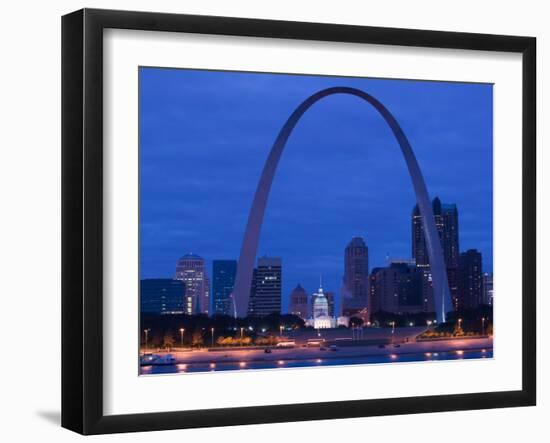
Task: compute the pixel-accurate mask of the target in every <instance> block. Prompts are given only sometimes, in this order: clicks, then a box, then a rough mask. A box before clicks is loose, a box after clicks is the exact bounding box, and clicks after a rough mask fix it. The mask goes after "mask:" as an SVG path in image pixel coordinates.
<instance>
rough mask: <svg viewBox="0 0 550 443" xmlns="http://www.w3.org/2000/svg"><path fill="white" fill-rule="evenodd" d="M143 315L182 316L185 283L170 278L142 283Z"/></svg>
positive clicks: (141, 300)
mask: <svg viewBox="0 0 550 443" xmlns="http://www.w3.org/2000/svg"><path fill="white" fill-rule="evenodd" d="M139 295H140V307H141V312H142V313H151V314H182V313H183V306H184V304H183V302H184V297H185V283H184V282H182V281H180V280H172V279H169V278H148V279H144V280H141V281H140V291H139Z"/></svg>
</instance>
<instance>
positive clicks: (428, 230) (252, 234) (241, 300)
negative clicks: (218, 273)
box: [233, 86, 452, 322]
mask: <svg viewBox="0 0 550 443" xmlns="http://www.w3.org/2000/svg"><path fill="white" fill-rule="evenodd" d="M334 94H349V95H353V96H356V97H359V98H362V99H363V100H365V101H366V102H368V103H370V104H371V105H372V106H374V108H375V109H376V110H377V111H378V112H379V113H380V114H381V115H382V117H384V120H385V121H386V123H387V124H388V125H389V126H390V128H391V130H392V132H393V134H394V136H395V138H396V139H397V142H398V143H399V146H400V148H401V152H402V154H403V157H404V158H405V162H406V163H407V168H408V170H409V174H410V176H411V180H412V184H413V188H414V192H415V194H416V201H417V204H418V208H419V210H420V215H421V216H422V217H423V220H424V235H425V238H426V247H427V250H428V258H429V260H430V267H431V273H432V283H433V290H434V304H435V310H436V317H437V321H438V322H444V321H445V314H446V310H448V309H450V308H451V306H452V304H451V295H450V291H449V282H448V280H447V270H446V268H445V263H444V260H443V251H442V248H441V242H440V240H439V234H438V232H437V229H436V226H435V219H434V214H433V209H432V205H431V203H430V199H429V197H428V191H427V189H426V184H425V183H424V178H423V177H422V172H421V171H420V167H419V166H418V162H417V161H416V157H415V156H414V153H413V150H412V148H411V145H410V143H409V141H408V140H407V137H406V136H405V134H404V133H403V130H402V129H401V127H400V126H399V123H397V120H396V119H395V117H394V116H393V115H392V114H391V113H390V111H388V109H387V108H386V107H385V106H384V105H383V104H382V103H380V102H379V101H378V100H377V99H376V98H374V97H373V96H372V95H370V94H367V93H366V92H364V91H361V90H360V89H356V88H350V87H344V86H338V87H333V88H327V89H323V90H321V91H318V92H316V93H315V94H313V95H312V96H310V97H309V98H307V99H306V100H304V101H303V102H302V104H300V106H298V107H297V108H296V109H295V110H294V112H293V113H292V114H291V116H290V117H289V118H288V120H287V121H286V123H285V124H284V126H283V127H282V129H281V131H280V132H279V135H278V136H277V139H276V140H275V143H274V144H273V147H272V148H271V151H270V153H269V156H268V158H267V160H266V162H265V165H264V169H263V171H262V175H261V177H260V181H259V183H258V186H257V188H256V194H255V195H254V201H253V202H252V207H251V209H250V213H249V214H248V222H247V225H246V231H245V234H244V238H243V242H242V246H241V254H240V257H239V264H238V267H237V275H236V278H235V286H234V290H233V302H234V306H235V313H236V314H237V315H238V316H239V317H245V316H246V314H247V309H248V300H249V297H250V288H251V284H252V274H253V270H254V262H255V260H256V255H257V250H258V243H259V240H260V232H261V228H262V223H263V220H264V213H265V209H266V206H267V200H268V197H269V192H270V190H271V184H272V183H273V179H274V177H275V172H276V171H277V165H278V164H279V160H280V158H281V155H282V153H283V150H284V148H285V145H286V142H287V140H288V138H289V137H290V134H291V133H292V131H293V130H294V127H295V126H296V124H297V123H298V121H299V120H300V118H301V117H302V115H303V114H304V113H305V112H306V111H307V110H308V109H309V108H310V107H311V106H312V105H313V104H315V103H316V102H317V101H319V100H321V99H322V98H324V97H328V96H329V95H334Z"/></svg>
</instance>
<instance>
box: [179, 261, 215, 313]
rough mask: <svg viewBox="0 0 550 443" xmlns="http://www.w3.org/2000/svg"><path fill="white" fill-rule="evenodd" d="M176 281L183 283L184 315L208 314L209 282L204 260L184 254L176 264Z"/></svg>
mask: <svg viewBox="0 0 550 443" xmlns="http://www.w3.org/2000/svg"><path fill="white" fill-rule="evenodd" d="M175 279H176V280H181V281H183V282H184V283H185V306H184V312H185V313H186V314H189V315H192V314H201V313H202V314H208V312H209V308H210V306H209V305H210V280H209V279H208V274H207V272H206V267H205V266H204V259H203V258H202V257H199V256H198V255H195V254H186V255H184V256H183V257H181V258H180V259H179V260H178V262H177V264H176V275H175Z"/></svg>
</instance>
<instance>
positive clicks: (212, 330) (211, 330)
mask: <svg viewBox="0 0 550 443" xmlns="http://www.w3.org/2000/svg"><path fill="white" fill-rule="evenodd" d="M210 332H212V347H214V328H212V329H210Z"/></svg>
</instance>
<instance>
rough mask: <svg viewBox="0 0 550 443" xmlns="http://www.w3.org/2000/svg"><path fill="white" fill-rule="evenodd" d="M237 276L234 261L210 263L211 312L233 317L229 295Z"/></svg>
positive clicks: (214, 261)
mask: <svg viewBox="0 0 550 443" xmlns="http://www.w3.org/2000/svg"><path fill="white" fill-rule="evenodd" d="M236 274H237V261H236V260H213V261H212V303H213V306H212V312H213V314H219V315H233V304H232V300H231V297H230V296H231V293H232V292H233V287H234V286H235V275H236Z"/></svg>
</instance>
